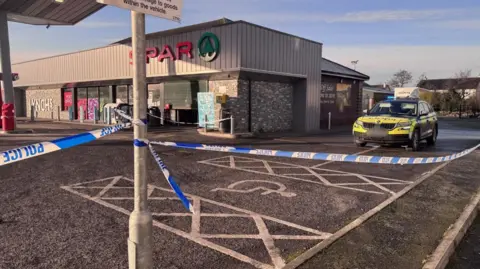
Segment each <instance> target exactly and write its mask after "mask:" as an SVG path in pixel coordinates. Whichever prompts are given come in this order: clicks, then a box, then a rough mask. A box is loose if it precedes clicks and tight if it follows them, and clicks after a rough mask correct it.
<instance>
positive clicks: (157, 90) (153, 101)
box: [147, 84, 163, 107]
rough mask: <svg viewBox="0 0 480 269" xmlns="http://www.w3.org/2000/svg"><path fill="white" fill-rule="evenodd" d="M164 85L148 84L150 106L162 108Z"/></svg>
mask: <svg viewBox="0 0 480 269" xmlns="http://www.w3.org/2000/svg"><path fill="white" fill-rule="evenodd" d="M162 87H163V85H162V84H148V96H147V103H148V106H149V107H151V106H156V107H162Z"/></svg>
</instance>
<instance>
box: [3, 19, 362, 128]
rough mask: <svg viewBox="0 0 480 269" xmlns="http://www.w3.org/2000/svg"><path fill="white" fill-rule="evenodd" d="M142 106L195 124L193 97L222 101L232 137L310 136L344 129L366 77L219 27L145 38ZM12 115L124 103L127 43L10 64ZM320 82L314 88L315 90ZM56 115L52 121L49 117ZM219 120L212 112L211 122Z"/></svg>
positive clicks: (253, 31)
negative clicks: (166, 110) (145, 93)
mask: <svg viewBox="0 0 480 269" xmlns="http://www.w3.org/2000/svg"><path fill="white" fill-rule="evenodd" d="M146 47H147V50H146V57H145V61H146V65H147V84H148V87H147V89H146V90H147V91H148V103H149V106H158V107H161V108H164V107H165V105H166V104H171V108H172V111H170V113H172V115H173V118H174V119H175V117H178V118H176V120H179V121H189V122H196V121H198V115H197V114H198V113H197V94H198V93H201V92H211V93H213V95H216V96H220V95H226V96H227V102H226V103H225V104H223V105H222V104H220V103H215V104H214V106H215V107H216V108H220V107H221V106H223V108H224V109H227V110H230V111H231V113H232V114H233V117H234V118H235V121H234V122H235V132H262V131H264V132H276V131H285V130H295V131H316V130H319V129H321V128H326V126H327V125H328V120H327V119H328V113H329V112H330V113H331V117H332V125H342V124H351V123H352V122H353V121H354V120H355V118H356V116H357V115H358V114H359V112H360V110H361V96H362V92H361V89H362V83H363V81H364V80H368V76H366V75H364V74H361V73H358V72H356V71H354V70H352V69H349V68H347V67H344V66H341V65H339V64H336V63H334V62H332V61H329V60H326V59H323V58H322V44H321V43H318V42H314V41H310V40H306V39H303V38H300V37H296V36H292V35H289V34H286V33H282V32H278V31H275V30H272V29H268V28H265V27H262V26H258V25H254V24H251V23H248V22H245V21H230V20H228V19H221V20H216V21H211V22H207V23H202V24H197V25H192V26H186V27H181V28H176V29H172V30H167V31H162V32H157V33H152V34H148V35H147V46H146ZM12 68H13V72H16V73H19V76H20V79H19V80H18V81H16V82H15V83H14V87H15V94H16V98H15V100H16V113H17V116H28V115H29V108H30V106H31V105H33V106H34V107H35V110H36V113H35V114H36V115H37V116H38V117H39V118H51V117H52V115H53V117H54V118H57V117H58V116H60V118H61V119H68V118H69V113H68V111H69V107H73V109H72V110H73V111H74V117H75V118H78V117H79V115H80V113H79V111H80V109H83V110H84V111H85V118H86V119H87V120H88V119H90V120H93V117H94V111H95V110H94V108H95V107H97V108H99V109H100V110H102V109H103V106H104V105H105V104H107V103H112V102H113V103H115V102H116V103H130V104H131V103H132V102H133V88H132V74H133V72H132V71H133V70H132V65H131V39H130V38H128V39H125V40H121V41H119V42H116V43H114V44H112V45H109V46H106V47H101V48H96V49H91V50H86V51H78V52H74V53H69V54H64V55H58V56H54V57H49V58H44V59H38V60H33V61H28V62H23V63H18V64H14V65H13V66H12ZM322 80H323V83H322ZM58 107H60V109H59V110H60V114H59V115H58V112H57V110H58ZM220 116H221V115H220V114H219V113H215V117H216V118H219V117H220Z"/></svg>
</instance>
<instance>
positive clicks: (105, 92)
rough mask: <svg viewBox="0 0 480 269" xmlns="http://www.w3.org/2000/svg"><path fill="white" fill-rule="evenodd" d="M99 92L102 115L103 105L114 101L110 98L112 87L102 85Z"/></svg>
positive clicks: (101, 113) (101, 112)
mask: <svg viewBox="0 0 480 269" xmlns="http://www.w3.org/2000/svg"><path fill="white" fill-rule="evenodd" d="M98 92H99V94H100V96H99V98H98V99H99V102H100V107H99V112H100V115H103V107H104V106H105V105H106V104H108V103H111V102H112V100H110V89H109V87H100V88H99V89H98Z"/></svg>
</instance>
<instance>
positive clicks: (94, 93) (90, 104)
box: [87, 87, 99, 120]
mask: <svg viewBox="0 0 480 269" xmlns="http://www.w3.org/2000/svg"><path fill="white" fill-rule="evenodd" d="M87 96H88V100H87V111H88V117H87V119H88V120H93V119H95V111H96V110H98V109H99V103H98V88H97V87H91V88H88V95H87Z"/></svg>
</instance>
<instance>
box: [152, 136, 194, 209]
mask: <svg viewBox="0 0 480 269" xmlns="http://www.w3.org/2000/svg"><path fill="white" fill-rule="evenodd" d="M148 148H149V149H150V152H151V153H152V155H153V158H154V159H155V161H156V162H157V164H158V167H160V170H162V173H163V175H164V176H165V179H166V180H167V182H168V184H170V187H171V188H172V189H173V191H174V192H175V194H176V195H177V196H178V198H180V201H182V204H183V206H185V208H187V210H189V211H190V212H192V213H193V206H192V204H191V203H190V201H189V200H188V199H187V197H185V195H184V194H183V192H182V190H181V189H180V187H179V186H178V185H177V183H175V181H174V180H173V177H172V175H170V171H168V169H167V166H165V164H164V163H163V161H162V159H161V158H160V156H158V154H157V152H156V151H155V149H154V148H153V147H152V146H151V145H149V146H148Z"/></svg>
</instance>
